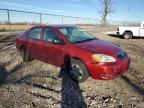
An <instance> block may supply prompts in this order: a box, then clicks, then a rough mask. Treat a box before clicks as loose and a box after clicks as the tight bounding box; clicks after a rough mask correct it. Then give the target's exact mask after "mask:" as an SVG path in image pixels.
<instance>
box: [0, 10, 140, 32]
mask: <svg viewBox="0 0 144 108" xmlns="http://www.w3.org/2000/svg"><path fill="white" fill-rule="evenodd" d="M0 16H1V17H0V32H4V31H9V32H10V34H11V32H13V31H24V30H26V29H28V28H30V27H31V26H34V25H38V24H74V25H77V26H80V27H81V26H82V27H83V28H87V29H90V28H91V27H92V26H95V27H97V28H100V29H104V28H117V27H118V26H123V25H125V26H126V25H127V26H128V25H138V23H137V22H136V23H133V22H120V21H110V20H108V21H107V22H106V24H103V22H102V20H100V19H93V18H84V17H73V16H63V15H53V14H46V13H36V12H28V11H19V10H9V9H0Z"/></svg>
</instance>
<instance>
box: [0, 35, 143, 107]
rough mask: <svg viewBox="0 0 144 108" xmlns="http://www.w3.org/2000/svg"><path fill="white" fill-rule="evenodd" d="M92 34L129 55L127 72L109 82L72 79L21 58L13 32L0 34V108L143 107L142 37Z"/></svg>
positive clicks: (49, 67)
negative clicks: (129, 61)
mask: <svg viewBox="0 0 144 108" xmlns="http://www.w3.org/2000/svg"><path fill="white" fill-rule="evenodd" d="M92 34H94V35H95V36H96V37H98V38H101V39H105V40H108V41H112V42H113V43H115V44H118V45H120V46H121V47H122V48H123V49H124V50H125V51H126V52H127V53H128V55H129V56H130V57H131V60H132V62H131V65H130V69H129V70H128V72H127V75H125V76H122V77H119V78H117V79H115V80H111V81H99V80H93V79H91V78H89V79H88V80H87V81H85V82H84V83H82V84H77V83H76V82H74V81H72V80H71V79H70V77H69V76H68V75H67V73H65V72H63V71H61V70H60V69H59V68H57V67H54V66H52V65H48V64H46V63H42V62H40V61H37V60H34V61H32V62H29V63H24V62H22V59H21V57H20V55H19V53H18V52H17V50H16V48H15V41H14V40H15V35H13V36H8V35H7V36H4V35H1V36H0V108H144V64H143V63H144V39H132V40H124V39H120V38H118V37H115V36H114V35H105V34H103V33H94V32H92Z"/></svg>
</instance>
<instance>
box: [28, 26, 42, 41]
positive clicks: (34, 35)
mask: <svg viewBox="0 0 144 108" xmlns="http://www.w3.org/2000/svg"><path fill="white" fill-rule="evenodd" d="M41 31H42V29H41V28H35V29H33V30H31V31H30V32H29V34H28V36H29V37H31V38H34V39H40V37H41Z"/></svg>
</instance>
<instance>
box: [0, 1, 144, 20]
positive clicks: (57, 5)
mask: <svg viewBox="0 0 144 108" xmlns="http://www.w3.org/2000/svg"><path fill="white" fill-rule="evenodd" d="M113 1H114V8H115V10H116V11H115V13H113V14H110V15H109V17H108V19H109V20H115V21H123V20H126V19H127V20H128V21H142V20H144V14H143V11H144V0H113ZM0 8H6V9H16V10H25V11H33V12H42V13H50V14H60V15H68V16H79V17H88V18H96V19H100V18H101V15H100V13H99V11H100V10H101V8H102V5H101V2H100V0H0ZM0 15H1V16H2V13H1V14H0Z"/></svg>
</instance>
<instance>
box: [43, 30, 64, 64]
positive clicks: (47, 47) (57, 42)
mask: <svg viewBox="0 0 144 108" xmlns="http://www.w3.org/2000/svg"><path fill="white" fill-rule="evenodd" d="M43 34H44V36H43V38H44V39H43V40H44V41H43V43H44V44H43V45H44V55H45V56H44V57H45V60H44V61H45V62H47V63H49V64H52V65H55V66H61V65H62V64H63V62H64V51H63V50H64V47H65V45H64V42H63V40H62V39H61V38H60V37H59V36H58V35H57V34H56V33H55V32H54V31H53V30H52V29H50V28H46V29H45V30H44V33H43Z"/></svg>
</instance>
